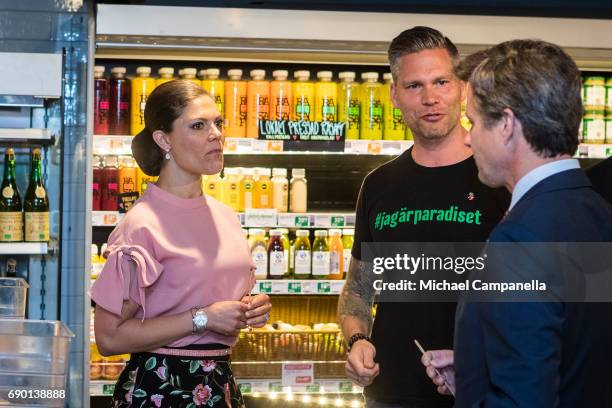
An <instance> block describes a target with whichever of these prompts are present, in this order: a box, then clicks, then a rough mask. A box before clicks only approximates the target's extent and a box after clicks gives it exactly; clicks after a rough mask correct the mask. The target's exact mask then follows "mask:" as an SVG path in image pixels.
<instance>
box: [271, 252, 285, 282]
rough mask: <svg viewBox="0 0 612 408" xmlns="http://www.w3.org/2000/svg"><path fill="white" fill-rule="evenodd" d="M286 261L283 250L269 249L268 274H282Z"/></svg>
mask: <svg viewBox="0 0 612 408" xmlns="http://www.w3.org/2000/svg"><path fill="white" fill-rule="evenodd" d="M286 265H287V263H286V260H285V252H284V251H271V252H270V275H271V276H283V275H284V274H285V272H286V269H285V267H286Z"/></svg>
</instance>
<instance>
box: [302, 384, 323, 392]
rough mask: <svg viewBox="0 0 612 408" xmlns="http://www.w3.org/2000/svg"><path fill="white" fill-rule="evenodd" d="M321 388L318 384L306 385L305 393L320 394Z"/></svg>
mask: <svg viewBox="0 0 612 408" xmlns="http://www.w3.org/2000/svg"><path fill="white" fill-rule="evenodd" d="M320 391H321V386H320V385H319V384H313V385H307V386H306V392H320Z"/></svg>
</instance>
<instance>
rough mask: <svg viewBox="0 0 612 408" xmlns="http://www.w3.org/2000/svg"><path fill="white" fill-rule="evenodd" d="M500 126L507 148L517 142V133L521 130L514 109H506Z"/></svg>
mask: <svg viewBox="0 0 612 408" xmlns="http://www.w3.org/2000/svg"><path fill="white" fill-rule="evenodd" d="M498 126H500V128H501V137H502V142H503V144H504V146H507V145H508V144H510V143H511V142H512V141H516V140H515V138H516V137H517V135H516V134H515V132H516V131H517V130H518V129H519V128H520V123H519V122H518V119H517V118H516V116H515V115H514V112H512V109H508V108H506V109H504V110H503V112H502V118H501V119H500V121H499V124H498Z"/></svg>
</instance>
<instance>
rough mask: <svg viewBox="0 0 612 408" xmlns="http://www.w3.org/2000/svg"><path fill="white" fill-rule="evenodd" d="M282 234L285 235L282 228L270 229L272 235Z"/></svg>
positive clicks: (278, 235)
mask: <svg viewBox="0 0 612 408" xmlns="http://www.w3.org/2000/svg"><path fill="white" fill-rule="evenodd" d="M281 235H283V233H282V232H281V230H278V229H273V230H270V236H271V237H280V236H281Z"/></svg>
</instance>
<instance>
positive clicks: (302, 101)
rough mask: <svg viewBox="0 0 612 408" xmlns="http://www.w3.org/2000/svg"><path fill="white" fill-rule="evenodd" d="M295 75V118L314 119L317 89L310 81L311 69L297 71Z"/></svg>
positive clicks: (295, 119) (298, 119) (297, 119)
mask: <svg viewBox="0 0 612 408" xmlns="http://www.w3.org/2000/svg"><path fill="white" fill-rule="evenodd" d="M293 75H294V77H295V81H294V82H293V85H292V86H293V100H294V103H293V120H294V121H301V120H303V121H307V122H310V121H313V120H314V102H315V89H314V84H313V83H312V82H310V81H308V79H309V78H310V71H295V72H294V74H293Z"/></svg>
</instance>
